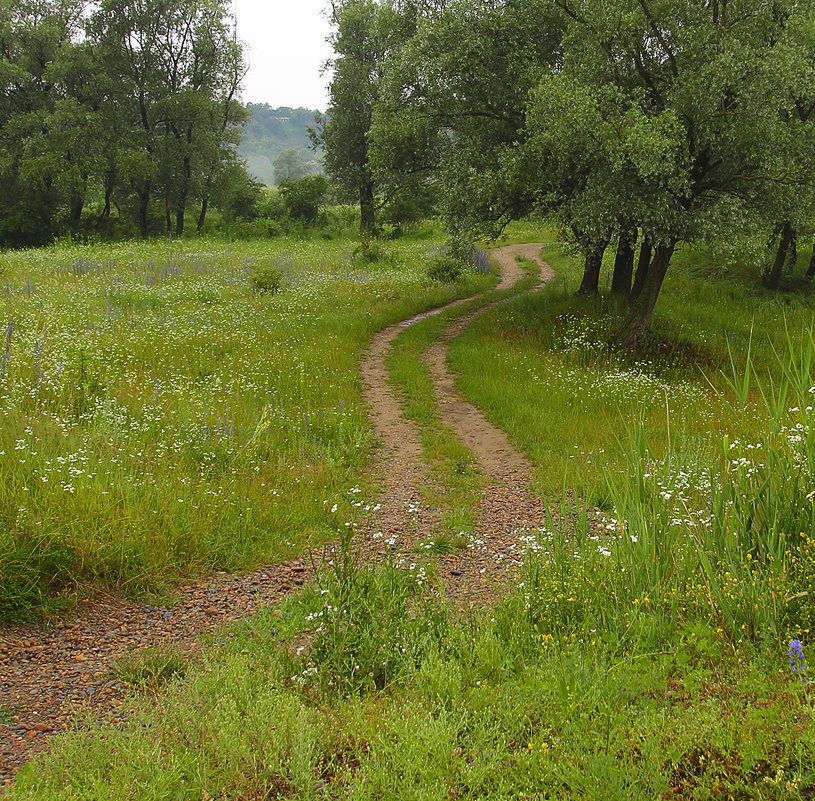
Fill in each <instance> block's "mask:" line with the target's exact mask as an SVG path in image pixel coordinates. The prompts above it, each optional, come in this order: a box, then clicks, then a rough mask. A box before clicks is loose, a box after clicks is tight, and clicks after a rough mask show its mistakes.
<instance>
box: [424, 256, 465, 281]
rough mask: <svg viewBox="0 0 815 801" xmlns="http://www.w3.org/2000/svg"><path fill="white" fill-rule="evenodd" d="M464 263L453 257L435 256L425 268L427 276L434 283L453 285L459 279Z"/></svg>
mask: <svg viewBox="0 0 815 801" xmlns="http://www.w3.org/2000/svg"><path fill="white" fill-rule="evenodd" d="M463 270H464V263H463V262H462V261H461V260H460V259H457V258H455V257H454V256H437V257H436V258H434V259H433V260H432V261H431V262H430V264H429V265H428V268H427V275H428V277H429V278H432V279H433V280H434V281H440V282H442V283H445V284H453V283H455V282H456V281H458V279H459V278H461V274H462V272H463Z"/></svg>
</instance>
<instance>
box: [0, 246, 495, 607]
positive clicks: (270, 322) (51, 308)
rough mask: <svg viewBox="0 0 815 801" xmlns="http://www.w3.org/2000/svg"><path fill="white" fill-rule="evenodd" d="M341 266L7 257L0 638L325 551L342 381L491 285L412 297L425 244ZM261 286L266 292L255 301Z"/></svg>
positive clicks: (315, 252)
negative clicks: (361, 361) (39, 623)
mask: <svg viewBox="0 0 815 801" xmlns="http://www.w3.org/2000/svg"><path fill="white" fill-rule="evenodd" d="M354 246H355V243H354V242H353V241H351V240H339V241H332V242H320V241H295V240H275V241H274V242H269V241H263V242H243V243H239V244H238V243H234V244H231V243H225V242H223V241H215V240H213V241H207V240H203V241H201V242H182V243H174V244H169V243H161V242H153V243H146V244H142V243H139V244H121V245H111V246H87V247H68V246H59V247H53V248H47V249H42V250H35V251H23V252H16V253H9V254H6V255H5V257H4V262H3V264H4V268H3V276H2V290H0V330H2V332H3V333H2V335H0V340H1V341H0V546H2V547H0V619H6V620H8V619H11V618H18V617H20V616H25V615H26V614H32V613H34V612H36V611H37V610H38V609H42V608H46V609H48V608H54V607H55V606H57V605H59V603H60V600H64V601H67V602H70V601H71V600H72V599H73V598H74V597H75V596H76V595H77V594H82V593H83V592H84V591H85V588H86V587H87V586H88V585H99V584H103V585H108V586H110V585H113V586H116V587H119V588H123V589H125V590H126V591H129V592H138V591H142V590H144V589H160V588H161V586H162V585H164V584H166V583H167V582H172V581H174V580H176V579H178V578H179V577H180V576H183V575H187V574H190V573H194V572H197V571H205V570H209V569H212V568H213V567H215V566H218V567H220V568H226V569H230V568H237V567H248V566H250V565H253V564H257V563H258V562H260V561H264V560H277V559H280V558H283V557H284V556H287V555H291V554H294V553H298V552H301V551H302V550H303V548H304V547H306V545H308V544H315V543H319V542H321V541H323V540H325V538H327V537H329V536H331V535H332V534H333V533H335V532H336V530H337V525H338V524H337V519H336V515H333V514H330V513H328V512H327V509H330V508H332V507H333V504H334V503H335V502H339V503H340V505H341V506H343V503H344V501H343V493H344V492H345V491H346V490H347V489H348V488H349V487H352V486H355V485H356V484H357V483H358V482H359V481H360V480H361V477H362V476H363V474H364V467H365V465H366V463H367V454H368V452H369V448H370V446H371V432H370V426H369V423H368V421H367V419H366V417H365V414H364V410H363V408H362V403H361V399H360V393H359V386H358V377H357V369H356V365H357V360H358V358H359V356H360V353H361V351H362V349H363V348H364V347H365V345H366V343H367V342H368V341H369V339H370V336H371V334H372V333H373V331H375V330H376V329H378V328H380V327H382V326H383V325H386V324H388V323H390V322H393V321H395V320H397V319H402V318H404V317H406V316H409V315H410V314H411V313H414V312H417V311H420V310H423V309H426V308H428V307H431V306H434V305H438V304H440V303H444V302H446V301H449V300H451V299H452V298H453V297H456V296H459V295H461V294H466V293H471V292H474V291H476V290H477V289H480V288H482V287H484V286H486V282H487V281H488V279H487V278H485V277H482V276H476V275H475V274H472V273H467V274H465V275H464V276H463V277H462V279H461V280H460V281H459V282H458V283H457V284H453V285H443V284H440V283H439V282H435V281H431V280H430V279H428V278H427V276H426V267H425V263H426V260H427V258H428V257H429V255H431V254H432V253H433V252H435V248H437V245H436V244H434V243H433V242H432V241H431V242H429V243H428V242H426V241H409V240H401V241H400V242H399V243H394V244H389V245H388V246H387V247H386V248H385V249H384V250H383V252H382V253H381V254H379V256H380V257H379V258H378V259H377V261H376V262H371V261H370V260H359V259H354V258H352V257H351V255H350V253H351V251H352V250H353V248H354ZM265 274H269V275H275V276H280V282H279V286H277V288H278V289H279V291H278V292H276V293H271V292H263V293H259V292H253V290H252V286H251V281H253V280H256V278H257V276H258V275H261V276H262V275H265ZM277 280H278V279H277V278H275V281H277ZM324 501H326V502H327V503H324ZM345 505H347V504H345ZM340 514H342V510H341V511H340Z"/></svg>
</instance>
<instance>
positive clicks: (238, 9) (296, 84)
mask: <svg viewBox="0 0 815 801" xmlns="http://www.w3.org/2000/svg"><path fill="white" fill-rule="evenodd" d="M233 4H234V6H233V7H234V10H235V13H236V15H237V20H238V38H239V39H241V40H242V41H243V42H244V44H245V45H246V57H247V60H248V62H249V72H248V73H247V75H246V78H245V79H244V82H243V87H244V91H243V99H244V101H246V102H250V103H268V104H269V105H270V106H272V107H273V108H276V107H278V106H290V107H292V108H298V107H300V106H302V107H304V108H308V109H319V110H320V111H325V108H326V105H327V90H326V85H327V83H328V80H329V76H328V75H323V76H321V75H320V68H321V67H322V65H323V63H324V62H325V60H326V59H327V58H329V57H330V56H331V52H332V51H331V47H330V45H328V44H327V43H326V41H325V39H326V36H328V33H329V31H330V26H329V24H328V20H327V18H326V16H325V14H324V10H325V8H326V7H327V6H328V0H233Z"/></svg>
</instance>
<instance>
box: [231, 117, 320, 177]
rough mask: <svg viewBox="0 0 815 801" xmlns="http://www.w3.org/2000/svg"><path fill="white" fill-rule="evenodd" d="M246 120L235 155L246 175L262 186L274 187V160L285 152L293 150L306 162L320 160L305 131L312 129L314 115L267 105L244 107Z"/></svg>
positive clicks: (316, 162) (315, 164)
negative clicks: (240, 158) (243, 164)
mask: <svg viewBox="0 0 815 801" xmlns="http://www.w3.org/2000/svg"><path fill="white" fill-rule="evenodd" d="M246 107H247V109H248V110H249V115H250V116H249V120H248V122H247V123H246V127H245V128H244V131H243V135H242V137H241V143H240V146H239V147H238V152H239V153H240V155H241V157H242V158H244V159H246V163H247V165H248V167H249V172H250V174H251V175H253V176H254V177H255V178H257V179H258V180H259V181H261V182H263V183H265V184H271V183H274V169H273V166H272V165H273V164H274V160H275V159H276V158H277V157H278V156H279V155H280V154H281V153H282V152H283V151H284V150H287V149H288V148H293V149H294V150H296V151H297V152H298V153H299V154H300V155H301V156H302V158H303V160H304V161H306V162H314V170H315V171H316V170H317V165H318V164H319V156H318V155H316V154H315V153H314V151H313V150H312V149H311V142H310V140H309V138H308V132H307V130H306V129H307V128H308V127H309V126H312V125H314V115H315V114H316V113H317V112H316V111H310V110H309V109H305V108H296V109H292V108H287V107H285V106H283V107H281V108H272V107H271V106H270V105H269V104H268V103H247V105H246Z"/></svg>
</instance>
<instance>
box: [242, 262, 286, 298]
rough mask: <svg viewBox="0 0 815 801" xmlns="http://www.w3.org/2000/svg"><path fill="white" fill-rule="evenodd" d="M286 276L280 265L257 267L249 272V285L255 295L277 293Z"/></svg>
mask: <svg viewBox="0 0 815 801" xmlns="http://www.w3.org/2000/svg"><path fill="white" fill-rule="evenodd" d="M284 277H285V275H284V273H283V271H282V270H281V269H280V268H279V267H273V266H269V265H265V266H262V267H256V268H254V269H253V270H252V271H251V272H250V273H249V286H251V287H252V292H253V293H254V294H255V295H276V294H277V293H278V292H280V289H281V287H282V285H283V279H284Z"/></svg>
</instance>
